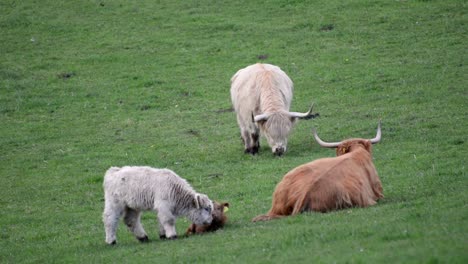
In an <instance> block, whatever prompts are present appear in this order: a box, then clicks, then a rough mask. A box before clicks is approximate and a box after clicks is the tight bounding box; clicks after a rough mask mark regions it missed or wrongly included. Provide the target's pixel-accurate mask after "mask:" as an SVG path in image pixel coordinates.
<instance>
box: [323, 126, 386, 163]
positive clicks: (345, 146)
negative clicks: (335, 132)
mask: <svg viewBox="0 0 468 264" xmlns="http://www.w3.org/2000/svg"><path fill="white" fill-rule="evenodd" d="M314 138H315V140H316V141H317V143H319V145H320V146H322V147H325V148H336V156H341V155H344V154H346V153H349V152H351V151H353V150H354V149H356V148H357V147H360V148H362V147H363V148H364V149H366V150H367V152H369V153H372V144H376V143H378V142H379V141H380V139H381V138H382V131H381V127H380V120H379V125H378V127H377V135H376V136H375V138H373V139H362V138H354V139H347V140H344V141H340V142H325V141H323V140H321V139H320V138H319V137H318V135H317V131H316V130H315V129H314Z"/></svg>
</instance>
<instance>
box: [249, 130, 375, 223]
mask: <svg viewBox="0 0 468 264" xmlns="http://www.w3.org/2000/svg"><path fill="white" fill-rule="evenodd" d="M381 135H382V133H381V129H380V122H379V126H378V128H377V136H376V137H375V138H373V139H370V140H367V139H361V138H356V139H348V140H345V141H342V142H335V143H326V142H323V141H322V140H321V139H320V138H319V137H318V135H317V133H316V131H315V130H314V137H315V140H316V141H317V142H318V143H319V144H320V145H321V146H323V147H329V148H336V155H337V157H334V158H322V159H318V160H315V161H312V162H309V163H307V164H303V165H301V166H299V167H297V168H295V169H293V170H291V171H290V172H288V173H287V174H286V175H285V176H284V178H283V179H282V180H281V182H279V183H278V185H277V186H276V189H275V192H274V193H273V201H272V207H271V209H270V211H269V212H268V213H267V214H266V215H259V216H257V217H255V218H254V219H252V221H253V222H256V221H267V220H271V219H274V218H280V217H284V216H288V215H296V214H299V213H302V212H304V211H317V212H328V211H331V210H335V209H342V208H348V207H353V206H358V207H367V206H371V205H374V204H375V203H376V201H377V200H379V199H380V198H383V191H382V184H381V183H380V179H379V176H378V175H377V171H376V169H375V167H374V164H373V162H372V150H371V148H372V144H375V143H377V142H379V141H380V138H381Z"/></svg>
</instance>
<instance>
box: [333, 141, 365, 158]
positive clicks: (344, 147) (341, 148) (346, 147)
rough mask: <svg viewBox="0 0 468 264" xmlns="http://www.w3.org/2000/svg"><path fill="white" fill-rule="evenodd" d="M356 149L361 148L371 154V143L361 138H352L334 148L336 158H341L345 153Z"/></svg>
mask: <svg viewBox="0 0 468 264" xmlns="http://www.w3.org/2000/svg"><path fill="white" fill-rule="evenodd" d="M357 147H363V148H364V149H366V150H367V152H369V153H371V154H372V143H371V142H370V140H367V139H362V138H353V139H347V140H345V141H342V142H341V144H340V145H338V147H336V156H337V157H338V156H341V155H344V154H346V153H349V152H351V151H353V150H354V149H355V148H357Z"/></svg>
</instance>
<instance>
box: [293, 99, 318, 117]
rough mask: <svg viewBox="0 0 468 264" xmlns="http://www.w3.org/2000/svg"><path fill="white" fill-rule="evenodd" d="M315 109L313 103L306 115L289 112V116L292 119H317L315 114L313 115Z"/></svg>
mask: <svg viewBox="0 0 468 264" xmlns="http://www.w3.org/2000/svg"><path fill="white" fill-rule="evenodd" d="M313 109H314V104H313V103H312V105H311V106H310V108H309V111H307V112H305V113H299V112H289V116H290V117H296V118H300V119H308V118H314V117H316V116H315V115H314V114H312V110H313Z"/></svg>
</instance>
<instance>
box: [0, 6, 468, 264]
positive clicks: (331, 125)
mask: <svg viewBox="0 0 468 264" xmlns="http://www.w3.org/2000/svg"><path fill="white" fill-rule="evenodd" d="M466 13H467V2H466V1H463V0H454V1H444V0H426V1H423V0H421V1H415V0H414V1H386V0H379V1H364V0H359V1H358V0H352V1H338V0H330V1H285V0H281V1H280V0H276V1H264V2H262V3H260V2H259V1H207V0H202V1H164V0H162V1H149V0H142V1H105V0H103V1H94V0H89V1H85V0H78V1H47V0H44V1H34V0H25V1H12V0H2V1H1V2H0V124H1V125H0V188H1V195H0V206H1V208H2V213H1V214H0V262H1V263H51V262H70V263H74V262H79V263H85V262H86V263H87V262H93V263H96V262H112V263H114V262H137V263H138V262H147V261H157V262H161V263H173V262H207V263H231V262H234V263H284V262H287V261H288V262H291V263H292V262H300V263H302V262H304V263H348V262H349V263H467V262H468V253H467V252H468V222H467V221H468V207H467V202H468V195H467V193H468V192H467V190H468V188H467V187H468V180H467V175H466V169H465V166H466V161H467V156H468V148H467V136H466V130H467V128H468V125H467V124H468V118H467V117H468V108H467V104H466V102H467V100H468V96H467V88H466V87H467V80H468V76H467V68H466V63H467V54H468V52H467V46H466V43H467V19H468V16H467V14H466ZM256 62H266V63H272V64H276V65H278V66H280V67H281V68H282V69H283V70H284V71H286V73H288V75H289V76H290V77H291V79H292V80H293V81H294V84H295V92H294V101H293V106H292V110H293V111H305V110H307V108H308V106H309V105H310V103H311V102H312V101H313V102H315V103H316V111H318V112H320V114H321V117H320V118H318V119H316V120H310V121H301V122H299V123H298V124H297V125H296V127H295V129H294V131H293V133H292V134H291V136H290V139H289V145H288V152H287V153H286V155H285V156H284V157H281V158H275V157H273V156H272V155H271V153H270V150H269V148H268V146H267V144H266V142H265V141H264V140H263V139H262V142H261V145H262V148H261V151H260V154H259V155H257V156H253V157H252V156H249V155H245V154H243V146H242V144H241V140H240V136H239V130H238V127H237V124H236V120H235V114H234V113H233V112H232V111H231V110H230V108H231V104H230V97H229V85H230V78H231V76H232V75H233V74H234V73H235V72H236V71H237V70H238V69H240V68H243V67H245V66H247V65H249V64H253V63H256ZM379 118H382V127H383V140H382V142H381V143H380V144H378V145H375V147H374V153H373V154H374V155H373V156H374V161H375V165H376V167H377V170H378V171H379V175H380V177H381V180H382V183H383V187H384V194H385V199H383V200H382V201H381V202H380V203H379V204H377V205H376V206H374V207H371V208H366V209H357V208H356V209H349V210H343V211H338V212H333V213H328V214H318V213H308V214H303V215H300V216H296V217H290V218H286V219H281V220H277V221H271V222H266V223H255V224H254V223H251V222H250V220H251V218H253V217H254V216H256V215H258V214H261V213H264V212H266V211H267V210H268V209H269V206H270V203H271V193H272V192H273V189H274V187H275V185H276V184H277V183H278V182H279V181H280V180H281V178H282V176H283V175H284V174H285V173H286V172H288V171H289V170H290V169H292V168H294V167H296V166H298V165H300V164H303V163H306V162H308V161H311V160H314V159H318V158H321V157H328V156H333V155H334V152H333V151H332V150H328V149H321V148H320V147H319V146H318V145H317V144H315V143H314V142H313V139H312V136H311V128H312V127H317V129H318V131H319V135H320V136H321V137H322V138H323V139H325V140H329V141H337V140H341V139H344V138H348V137H367V138H370V137H373V136H374V133H375V128H376V126H377V121H378V119H379ZM124 165H150V166H153V167H167V168H170V169H173V170H174V171H176V172H177V173H178V174H179V175H181V176H182V177H184V178H186V179H187V180H188V181H189V182H190V183H191V184H192V185H193V186H194V188H195V189H196V190H197V191H200V192H203V193H207V194H208V195H209V196H210V197H211V198H213V199H216V200H220V201H229V202H230V204H231V209H230V211H229V212H228V214H229V217H230V221H229V224H228V226H227V227H226V228H225V229H224V230H220V231H218V232H216V233H213V234H207V235H203V236H193V237H189V238H184V237H182V238H180V239H178V240H176V241H160V240H159V239H158V238H157V237H158V235H157V225H156V222H155V221H154V220H155V218H154V215H153V214H151V213H146V214H144V216H143V225H144V226H145V229H146V231H147V232H148V234H149V236H150V240H151V242H150V243H147V244H140V243H138V242H137V241H136V240H135V239H134V238H133V237H132V235H131V234H130V233H129V232H128V231H127V230H126V229H125V227H124V225H123V224H121V225H120V226H119V232H118V245H117V246H115V247H109V246H106V245H105V243H104V229H103V225H102V221H101V213H102V209H103V191H102V177H103V175H104V172H105V171H106V169H107V168H108V167H110V166H124ZM188 225H189V223H188V222H187V221H186V220H185V219H180V220H179V221H178V223H177V230H178V233H179V235H182V234H183V232H184V231H185V228H186V227H187V226H188Z"/></svg>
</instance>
